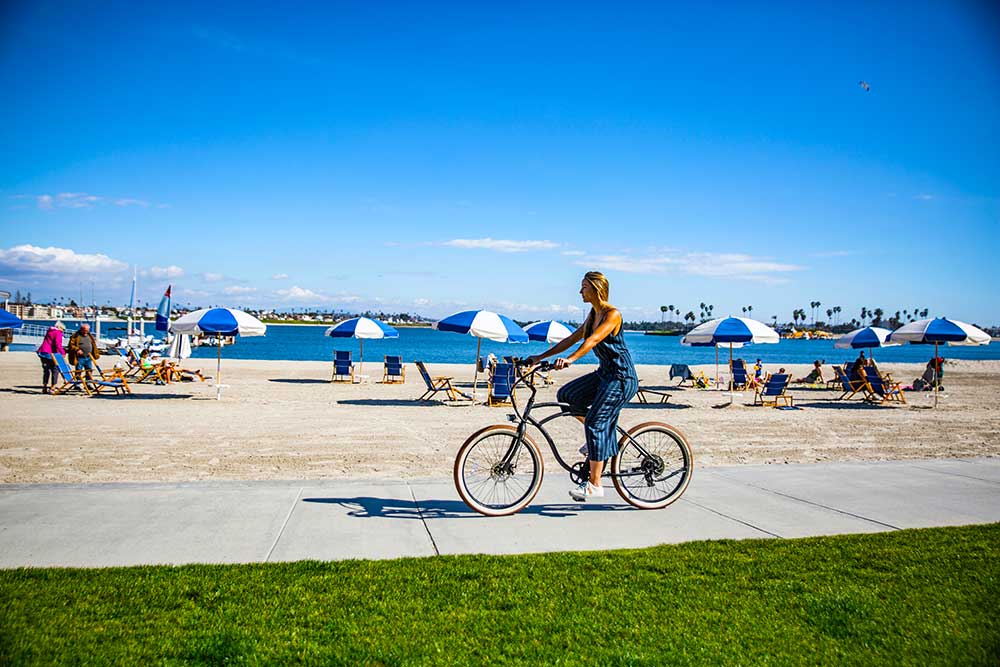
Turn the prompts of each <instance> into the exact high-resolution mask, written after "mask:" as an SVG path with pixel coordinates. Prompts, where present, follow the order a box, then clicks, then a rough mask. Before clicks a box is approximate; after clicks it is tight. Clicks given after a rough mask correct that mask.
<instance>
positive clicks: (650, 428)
mask: <svg viewBox="0 0 1000 667" xmlns="http://www.w3.org/2000/svg"><path fill="white" fill-rule="evenodd" d="M693 471H694V458H693V456H692V455H691V447H690V446H688V443H687V440H685V438H684V436H683V435H682V434H681V432H680V431H678V430H677V429H675V428H674V427H673V426H670V425H668V424H662V423H659V422H647V423H645V424H639V425H638V426H634V427H633V428H632V429H630V430H629V431H628V435H625V436H622V439H621V442H619V444H618V454H617V455H616V456H615V457H614V458H612V459H611V479H612V480H613V481H614V484H615V488H616V489H618V493H619V494H621V497H622V498H624V499H625V502H627V503H629V504H630V505H633V506H635V507H638V508H639V509H648V510H651V509H660V508H662V507H666V506H667V505H669V504H670V503H672V502H674V501H675V500H677V499H678V498H680V497H681V494H682V493H684V490H685V489H687V486H688V483H689V482H690V481H691V474H692V472H693Z"/></svg>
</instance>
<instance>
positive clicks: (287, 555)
mask: <svg viewBox="0 0 1000 667" xmlns="http://www.w3.org/2000/svg"><path fill="white" fill-rule="evenodd" d="M558 472H559V474H556V471H553V470H549V471H548V473H549V474H548V475H547V476H546V479H545V481H544V482H543V485H542V490H541V491H540V492H539V494H538V496H537V497H536V498H535V501H534V503H533V504H532V505H531V506H529V507H528V508H527V509H526V510H524V511H523V512H521V513H520V514H518V515H515V516H511V517H502V518H487V517H482V516H479V515H478V514H475V513H474V512H472V511H471V510H469V509H468V508H467V507H466V506H465V504H464V503H462V501H461V500H460V499H459V497H458V494H457V493H456V491H455V488H454V485H453V483H452V481H451V480H428V481H411V482H404V481H329V482H207V483H191V484H112V485H90V486H66V485H53V486H2V487H0V567H4V568H11V567H20V566H37V567H48V566H74V567H103V566H111V565H139V564H158V563H174V564H177V563H248V562H263V561H267V562H275V561H292V560H301V559H316V560H335V559H345V558H396V557H401V556H433V555H435V554H460V553H493V554H507V553H527V552H539V551H563V550H587V549H613V548H619V547H644V546H650V545H654V544H662V543H669V542H684V541H688V540H710V539H720V538H734V539H741V538H757V537H779V538H791V537H805V536H809V535H833V534H838V533H867V532H878V531H887V530H896V529H900V528H918V527H929V526H950V525H964V524H974V523H991V522H996V521H1000V459H955V460H919V461H906V462H891V463H830V464H815V465H771V466H734V467H718V468H704V469H696V470H695V475H694V478H693V480H692V482H691V485H690V487H688V490H687V493H685V495H684V496H683V498H681V500H679V501H678V502H676V503H674V504H673V505H671V506H670V507H668V508H666V509H663V510H656V511H640V510H636V509H633V508H632V507H630V506H629V505H626V504H625V503H624V502H623V501H622V500H621V499H620V498H619V497H618V496H617V495H616V494H615V493H614V491H613V489H612V488H611V487H610V486H609V493H608V497H607V498H605V499H604V502H602V503H595V504H586V505H580V504H577V503H574V502H572V501H570V500H569V498H568V496H567V494H566V492H567V490H568V488H569V480H568V477H567V476H566V475H565V474H562V471H558Z"/></svg>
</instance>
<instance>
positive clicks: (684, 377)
mask: <svg viewBox="0 0 1000 667" xmlns="http://www.w3.org/2000/svg"><path fill="white" fill-rule="evenodd" d="M669 377H670V379H671V380H673V379H674V378H680V379H681V381H680V382H678V383H677V386H678V387H681V386H683V385H684V383H685V382H690V383H691V386H692V387H693V386H694V375H693V374H692V373H691V368H690V367H689V366H688V365H687V364H670V373H669Z"/></svg>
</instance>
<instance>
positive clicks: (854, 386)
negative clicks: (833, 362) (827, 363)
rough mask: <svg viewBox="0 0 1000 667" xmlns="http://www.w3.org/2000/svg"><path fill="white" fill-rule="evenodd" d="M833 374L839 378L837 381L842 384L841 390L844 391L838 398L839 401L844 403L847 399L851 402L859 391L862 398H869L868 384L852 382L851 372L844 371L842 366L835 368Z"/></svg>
mask: <svg viewBox="0 0 1000 667" xmlns="http://www.w3.org/2000/svg"><path fill="white" fill-rule="evenodd" d="M833 372H834V374H835V375H836V376H837V381H838V382H839V383H840V388H841V389H842V390H843V391H844V393H843V394H841V395H840V397H838V398H837V400H838V401H842V400H844V399H845V398H846V399H848V400H850V399H852V398H854V395H855V394H857V393H858V392H859V391H860V392H861V397H862V398H867V396H868V391H867V389H868V387H867V385H866V383H864V382H859V381H857V380H852V379H851V376H850V375H849V371H847V370H844V369H842V368H841V367H840V366H834V367H833Z"/></svg>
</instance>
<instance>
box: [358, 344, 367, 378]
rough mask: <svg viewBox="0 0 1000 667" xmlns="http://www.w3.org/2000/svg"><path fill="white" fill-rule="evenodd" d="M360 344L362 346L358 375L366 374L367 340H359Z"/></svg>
mask: <svg viewBox="0 0 1000 667" xmlns="http://www.w3.org/2000/svg"><path fill="white" fill-rule="evenodd" d="M358 343H359V344H360V345H361V355H360V356H361V361H360V362H359V363H358V368H359V370H358V373H360V374H361V375H364V374H365V339H364V338H359V339H358Z"/></svg>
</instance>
